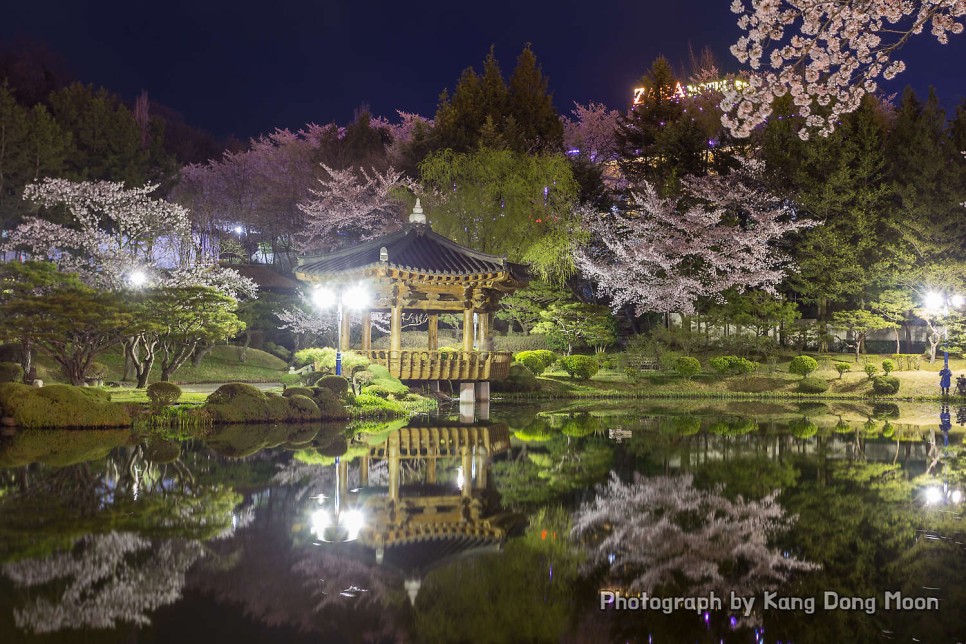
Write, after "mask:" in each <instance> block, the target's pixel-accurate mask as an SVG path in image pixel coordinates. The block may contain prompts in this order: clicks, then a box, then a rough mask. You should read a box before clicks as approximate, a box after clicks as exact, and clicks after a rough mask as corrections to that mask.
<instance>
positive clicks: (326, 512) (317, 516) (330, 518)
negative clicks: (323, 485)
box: [309, 458, 366, 543]
mask: <svg viewBox="0 0 966 644" xmlns="http://www.w3.org/2000/svg"><path fill="white" fill-rule="evenodd" d="M345 468H346V463H345V462H342V461H340V459H339V458H336V459H335V473H336V474H335V496H334V497H333V500H334V502H333V504H332V507H331V508H328V507H323V506H324V505H325V502H326V500H327V497H326V496H325V495H323V494H320V495H319V496H318V497H316V498H317V499H318V501H319V506H320V507H319V508H317V509H316V510H315V511H313V512H312V514H311V515H310V517H309V524H310V530H311V531H312V534H313V535H315V538H316V539H318V540H319V541H321V542H323V543H344V542H346V541H355V540H356V539H358V538H359V533H360V532H362V529H363V528H364V527H365V525H366V520H365V515H363V513H362V512H361V511H360V510H357V509H346V508H343V507H342V487H343V484H344V483H345V480H346V478H347V477H348V472H347V471H346V469H345Z"/></svg>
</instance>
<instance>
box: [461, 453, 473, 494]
mask: <svg viewBox="0 0 966 644" xmlns="http://www.w3.org/2000/svg"><path fill="white" fill-rule="evenodd" d="M460 452H461V453H460V456H461V457H462V461H463V463H462V465H463V490H462V492H463V496H464V497H465V498H469V497H471V496H473V454H471V453H470V448H469V447H468V446H466V445H464V446H463V447H461V448H460Z"/></svg>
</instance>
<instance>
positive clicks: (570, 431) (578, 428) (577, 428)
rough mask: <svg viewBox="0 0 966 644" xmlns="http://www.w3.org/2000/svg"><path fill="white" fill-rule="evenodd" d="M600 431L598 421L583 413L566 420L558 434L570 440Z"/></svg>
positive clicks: (599, 422)
mask: <svg viewBox="0 0 966 644" xmlns="http://www.w3.org/2000/svg"><path fill="white" fill-rule="evenodd" d="M600 429H601V421H600V419H599V418H596V417H594V416H591V415H590V414H588V413H586V412H585V413H581V414H577V415H575V416H573V417H571V418H569V419H567V421H566V422H564V424H563V427H562V428H561V429H560V432H561V433H562V434H563V435H564V436H570V437H571V438H582V437H584V436H589V435H591V434H593V433H594V432H596V431H600Z"/></svg>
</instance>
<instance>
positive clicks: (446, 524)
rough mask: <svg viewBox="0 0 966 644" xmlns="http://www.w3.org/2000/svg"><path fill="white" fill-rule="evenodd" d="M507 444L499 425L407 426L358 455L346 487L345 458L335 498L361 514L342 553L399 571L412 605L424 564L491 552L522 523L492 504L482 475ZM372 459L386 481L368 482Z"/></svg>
mask: <svg viewBox="0 0 966 644" xmlns="http://www.w3.org/2000/svg"><path fill="white" fill-rule="evenodd" d="M509 447H510V435H509V429H508V427H507V425H506V424H504V423H477V424H472V425H467V424H463V425H456V424H453V425H445V424H438V423H434V424H426V425H410V426H408V427H404V428H402V429H398V430H395V431H393V432H392V433H391V434H390V435H389V437H388V438H387V439H386V440H385V442H382V443H379V444H375V445H370V446H369V448H368V451H367V453H366V454H364V455H362V456H361V457H359V458H358V466H359V482H360V485H359V487H358V488H353V489H351V490H350V489H348V484H347V482H348V479H349V476H348V469H349V462H348V461H347V460H346V459H341V460H340V461H339V462H338V464H337V465H336V467H337V477H336V481H337V482H336V485H337V488H338V489H337V490H336V498H337V499H339V500H340V503H342V505H343V507H344V508H351V509H352V511H353V512H359V513H360V514H361V516H362V517H363V518H362V522H361V527H360V528H359V530H358V533H357V541H356V542H355V543H354V544H352V546H351V547H350V548H349V549H347V550H346V554H349V553H351V554H352V556H356V557H360V558H362V559H363V560H364V561H368V562H370V563H372V564H374V565H379V566H384V567H389V568H393V569H396V570H398V571H399V572H401V573H402V574H403V575H404V576H405V577H406V582H405V585H406V590H407V592H408V593H409V597H410V600H411V601H413V602H415V598H416V593H417V592H418V590H419V586H420V582H421V578H422V576H423V575H424V574H425V573H426V572H427V571H429V570H430V569H432V568H435V567H437V566H440V565H445V564H446V563H449V562H451V561H453V560H456V559H461V558H465V557H471V556H475V555H479V554H484V553H493V552H499V551H500V550H501V548H502V546H503V544H504V542H505V541H506V539H507V538H508V537H510V536H515V535H517V534H519V533H521V532H522V530H523V528H524V527H525V525H526V519H525V517H524V516H523V515H521V514H517V513H512V512H507V511H504V510H503V509H502V508H501V507H500V499H499V495H498V494H497V493H496V491H495V490H494V489H493V487H492V486H491V485H490V481H489V477H488V474H489V469H490V464H491V459H492V458H493V457H494V456H498V455H501V454H505V453H506V452H507V451H508V449H509ZM380 462H385V463H386V465H387V466H388V484H387V485H370V482H369V472H370V468H371V467H373V466H374V465H376V464H378V463H380ZM353 463H355V461H353Z"/></svg>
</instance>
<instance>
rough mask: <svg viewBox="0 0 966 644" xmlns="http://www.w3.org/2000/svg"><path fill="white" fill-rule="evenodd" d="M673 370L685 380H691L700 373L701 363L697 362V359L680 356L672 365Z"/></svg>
mask: <svg viewBox="0 0 966 644" xmlns="http://www.w3.org/2000/svg"><path fill="white" fill-rule="evenodd" d="M674 370H675V371H677V372H678V375H679V376H681V377H682V378H684V379H685V380H691V378H693V377H695V376H696V375H698V374H699V373H701V363H700V362H698V359H697V358H691V357H689V356H681V357H680V358H678V360H677V362H676V363H675V364H674Z"/></svg>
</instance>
